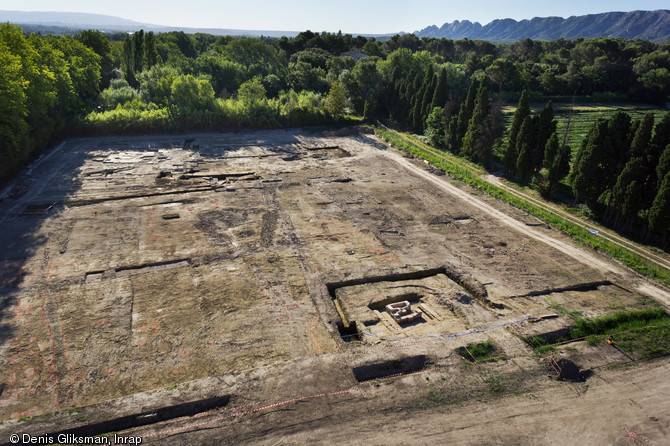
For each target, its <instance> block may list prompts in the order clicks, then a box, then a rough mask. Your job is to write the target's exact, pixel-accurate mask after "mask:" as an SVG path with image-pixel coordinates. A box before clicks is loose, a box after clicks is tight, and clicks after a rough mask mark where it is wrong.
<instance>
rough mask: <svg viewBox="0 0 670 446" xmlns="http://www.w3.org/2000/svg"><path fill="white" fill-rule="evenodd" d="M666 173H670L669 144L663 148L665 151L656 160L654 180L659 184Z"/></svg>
mask: <svg viewBox="0 0 670 446" xmlns="http://www.w3.org/2000/svg"><path fill="white" fill-rule="evenodd" d="M668 172H670V144H668V145H667V146H665V150H664V151H663V153H662V154H661V157H660V158H659V160H658V166H656V179H657V180H658V182H659V183H660V182H661V181H663V177H665V175H666V174H667V173H668Z"/></svg>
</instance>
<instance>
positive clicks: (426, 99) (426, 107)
mask: <svg viewBox="0 0 670 446" xmlns="http://www.w3.org/2000/svg"><path fill="white" fill-rule="evenodd" d="M430 71H433V70H432V68H431V70H430ZM436 85H437V76H436V75H434V74H433V76H432V79H431V81H430V85H428V88H426V91H425V92H424V93H423V98H422V99H421V123H422V125H423V123H425V122H426V119H427V118H428V114H429V113H430V112H431V110H432V108H431V106H430V104H431V101H432V99H433V93H434V92H435V87H436Z"/></svg>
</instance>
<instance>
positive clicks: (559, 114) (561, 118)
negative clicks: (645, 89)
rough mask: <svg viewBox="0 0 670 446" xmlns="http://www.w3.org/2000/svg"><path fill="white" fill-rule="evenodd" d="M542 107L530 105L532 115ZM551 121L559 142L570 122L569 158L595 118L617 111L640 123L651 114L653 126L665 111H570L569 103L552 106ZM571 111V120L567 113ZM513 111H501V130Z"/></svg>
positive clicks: (590, 107)
mask: <svg viewBox="0 0 670 446" xmlns="http://www.w3.org/2000/svg"><path fill="white" fill-rule="evenodd" d="M544 106H545V104H539V103H533V104H530V107H531V110H532V111H533V113H540V112H542V109H543V108H544ZM553 107H554V117H555V118H556V123H557V126H556V132H557V134H558V138H559V142H561V143H562V142H563V138H564V136H565V130H566V127H567V124H568V119H570V128H569V129H568V135H567V144H568V145H569V146H570V147H571V148H572V153H573V157H574V155H575V154H576V153H577V150H579V147H580V146H581V144H582V140H583V139H584V137H585V136H586V134H587V133H588V132H589V129H590V128H591V126H592V125H593V123H594V122H596V120H597V119H598V118H604V119H607V118H610V117H611V116H612V115H613V114H614V113H616V112H618V111H623V112H626V113H628V114H629V115H630V117H631V119H632V120H636V119H642V118H643V117H644V115H646V114H647V113H650V112H651V113H653V114H654V116H655V118H656V122H659V121H660V119H661V118H662V117H663V115H664V114H665V113H667V111H668V110H667V109H663V108H660V107H652V106H649V105H636V104H599V103H597V104H580V103H577V104H575V105H574V107H572V104H570V103H564V102H561V103H555V104H553ZM570 109H572V117H570V113H571V110H570ZM515 111H516V104H507V105H504V106H503V107H502V112H503V120H504V122H505V127H506V128H509V127H510V126H511V125H512V118H513V117H514V112H515Z"/></svg>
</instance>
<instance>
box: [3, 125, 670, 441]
mask: <svg viewBox="0 0 670 446" xmlns="http://www.w3.org/2000/svg"><path fill="white" fill-rule="evenodd" d="M17 183H18V184H19V185H21V186H25V187H26V189H25V190H26V192H25V194H23V195H22V196H20V197H17V198H12V199H6V200H4V201H3V202H2V203H0V227H1V230H0V253H1V258H0V262H1V265H2V275H1V276H0V299H1V300H0V308H1V309H2V313H1V316H0V317H1V319H0V323H1V324H2V325H1V329H2V331H0V370H1V371H2V373H3V375H2V377H1V378H2V384H0V392H1V393H0V419H1V420H3V424H2V425H1V426H0V441H7V439H8V438H9V435H10V434H11V433H15V432H31V433H33V434H45V433H56V432H64V431H68V430H71V431H72V432H76V433H79V434H85V433H87V434H104V433H109V432H113V431H114V432H120V434H121V435H125V434H127V435H131V434H132V435H141V436H142V437H143V439H144V442H145V443H150V442H155V443H156V444H164V443H166V442H170V444H241V443H245V444H250V443H251V444H305V443H314V444H332V443H333V442H339V443H342V444H354V443H357V444H360V442H361V441H362V442H365V443H369V444H381V443H384V444H407V443H414V444H436V443H454V444H544V443H561V444H575V443H580V444H581V443H586V444H627V441H630V440H629V433H627V432H630V429H634V430H635V432H636V435H640V436H644V437H645V438H647V439H649V440H650V441H654V442H655V444H662V443H663V442H664V441H668V439H670V411H669V410H668V405H667V397H668V391H669V390H670V383H669V382H668V380H667V379H666V377H667V372H668V364H670V362H669V361H668V360H667V359H656V360H654V361H651V362H639V361H638V360H639V359H640V358H641V357H642V355H641V354H638V353H637V352H636V351H635V350H623V349H621V348H619V347H618V346H617V345H616V344H614V345H609V344H607V343H604V342H603V343H599V344H596V345H591V344H587V343H585V342H583V341H579V340H578V341H572V342H566V343H564V344H561V345H560V346H557V348H556V349H554V350H551V351H549V352H548V353H544V354H543V355H537V354H536V353H535V352H534V349H533V347H535V345H532V342H531V345H529V343H527V342H525V341H524V340H523V339H522V338H525V337H532V336H540V337H542V338H543V339H545V340H546V341H547V342H548V343H552V340H553V339H555V338H556V337H557V336H562V335H565V334H566V333H567V330H568V329H569V328H570V327H571V326H573V325H574V320H573V318H574V316H575V315H576V314H577V315H579V316H581V317H598V316H603V315H608V314H612V313H614V312H616V311H619V310H639V309H649V308H658V307H659V306H662V305H667V304H668V303H670V293H668V291H666V290H665V289H662V288H660V287H659V286H658V285H657V284H654V283H650V282H648V281H646V280H645V279H643V278H642V277H640V276H638V275H635V274H633V273H631V272H630V271H628V270H627V269H625V268H624V267H623V266H621V265H618V264H616V263H614V262H612V261H610V260H609V259H607V258H605V257H603V256H600V255H599V254H597V253H595V252H592V251H587V250H585V249H583V248H581V247H579V246H577V245H576V244H574V243H573V242H572V241H571V240H570V239H569V238H568V237H566V236H565V235H563V234H561V233H560V232H558V231H556V230H553V229H551V228H550V227H548V226H547V225H545V224H543V223H542V222H540V221H539V220H537V219H535V218H534V217H530V216H528V215H527V214H524V213H522V212H520V211H518V210H516V209H514V208H511V207H508V206H507V205H504V204H502V203H500V202H497V201H495V200H494V199H492V198H490V197H488V196H483V195H480V193H479V192H477V191H476V190H474V189H470V188H468V187H467V186H464V185H462V184H459V183H456V182H453V181H450V179H449V178H448V177H446V176H444V175H439V172H436V171H434V170H432V168H429V167H428V166H426V165H425V164H424V163H419V162H417V160H414V159H409V158H407V157H404V156H402V155H401V154H400V153H399V152H397V151H396V150H395V149H393V148H391V147H389V146H388V145H386V144H384V143H382V142H381V141H380V140H379V139H377V138H376V137H374V136H372V135H369V134H365V133H364V132H361V131H359V130H358V129H341V130H323V131H320V130H319V131H317V130H310V131H302V130H277V131H258V132H235V133H219V134H214V133H212V134H197V135H186V136H164V137H159V136H154V137H125V138H119V137H115V138H97V139H78V140H70V141H66V142H65V143H64V144H63V145H62V146H60V147H58V148H57V149H56V150H54V151H52V152H51V153H50V155H49V156H47V157H45V158H44V159H42V160H40V161H38V162H37V163H35V165H34V166H32V167H31V168H30V169H29V171H28V172H26V173H25V174H24V175H23V176H21V177H20V178H19V179H18V180H17ZM403 301H408V302H409V303H410V306H411V309H412V311H413V312H414V313H418V316H417V317H415V318H414V319H413V320H412V321H411V322H407V323H399V322H397V321H396V320H395V319H394V318H393V317H392V316H391V315H390V314H389V313H387V312H386V310H385V307H386V305H389V304H394V303H398V302H403ZM658 302H660V304H659V303H658ZM484 341H490V344H489V345H491V346H493V347H492V350H491V351H490V352H488V353H486V354H484V358H483V360H476V359H478V358H477V357H475V355H471V357H470V358H468V355H467V354H465V355H462V354H459V351H460V352H461V353H462V352H463V351H464V349H463V347H467V346H470V348H473V345H474V344H476V343H481V342H484ZM570 341H571V340H570ZM459 349H460V350H459ZM607 408H609V409H610V410H609V411H606V409H607ZM555 409H556V410H558V412H556V410H555ZM473 413H477V414H478V415H477V416H476V417H475V416H474V415H473ZM604 414H606V416H605V415H604ZM33 417H36V418H33ZM482 417H483V418H482ZM622 428H626V429H628V430H623V429H622ZM640 438H641V437H640Z"/></svg>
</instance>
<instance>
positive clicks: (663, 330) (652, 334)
mask: <svg viewBox="0 0 670 446" xmlns="http://www.w3.org/2000/svg"><path fill="white" fill-rule="evenodd" d="M522 339H523V340H524V341H526V343H528V344H529V345H530V346H531V347H533V349H534V350H535V353H537V354H539V355H542V354H544V353H546V352H547V351H551V350H553V349H554V348H555V347H556V344H560V343H561V342H566V341H570V340H573V339H585V340H586V342H587V343H589V344H590V345H599V344H604V343H605V342H606V341H607V340H608V339H611V340H612V341H613V342H614V345H616V346H618V347H619V348H621V349H622V350H623V351H625V352H627V353H629V354H631V355H633V356H635V357H637V358H638V359H652V358H656V357H661V356H668V355H670V317H668V315H667V313H666V312H665V310H664V309H663V308H660V307H654V308H646V309H643V310H632V311H618V312H616V313H613V314H610V315H607V316H602V317H598V318H594V319H588V318H582V319H577V320H576V321H575V328H573V329H572V330H570V333H569V334H568V335H567V336H563V337H560V338H556V339H552V340H551V341H547V340H545V339H543V338H541V337H538V336H531V337H525V338H522Z"/></svg>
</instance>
